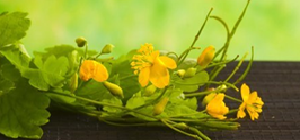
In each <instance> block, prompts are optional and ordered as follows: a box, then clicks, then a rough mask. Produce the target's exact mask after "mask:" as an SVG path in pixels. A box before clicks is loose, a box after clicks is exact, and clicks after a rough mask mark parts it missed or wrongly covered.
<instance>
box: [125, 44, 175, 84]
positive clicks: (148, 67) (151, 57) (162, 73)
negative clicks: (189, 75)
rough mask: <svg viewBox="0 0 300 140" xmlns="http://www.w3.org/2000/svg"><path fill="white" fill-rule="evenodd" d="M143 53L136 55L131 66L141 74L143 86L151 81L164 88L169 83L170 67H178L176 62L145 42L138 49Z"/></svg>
mask: <svg viewBox="0 0 300 140" xmlns="http://www.w3.org/2000/svg"><path fill="white" fill-rule="evenodd" d="M138 52H139V53H141V55H135V56H134V57H133V58H132V59H133V62H132V63H131V66H132V68H133V69H135V70H134V74H136V75H137V74H139V82H140V84H141V86H142V87H144V86H147V85H148V84H149V81H150V82H151V83H152V84H153V85H154V86H156V87H158V88H164V87H165V86H167V85H168V84H169V80H170V75H169V70H168V68H169V69H175V68H176V67H177V65H176V62H175V61H174V60H173V59H171V58H169V57H166V56H159V51H154V50H153V46H152V45H151V44H148V43H146V44H144V45H142V46H141V48H140V49H139V50H138Z"/></svg>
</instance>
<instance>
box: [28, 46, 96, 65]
mask: <svg viewBox="0 0 300 140" xmlns="http://www.w3.org/2000/svg"><path fill="white" fill-rule="evenodd" d="M73 50H77V51H78V58H79V57H81V56H84V55H85V50H84V49H83V48H78V47H73V46H71V45H58V46H54V47H49V48H46V49H45V51H46V52H38V51H34V52H33V54H34V56H35V57H37V56H40V57H42V59H43V61H45V60H46V59H47V58H48V57H50V56H52V55H54V56H55V57H56V58H59V57H63V56H64V57H69V55H70V54H71V52H72V51H73ZM97 54H98V52H97V51H95V50H89V51H88V55H89V56H95V55H97Z"/></svg>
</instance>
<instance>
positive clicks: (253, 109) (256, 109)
mask: <svg viewBox="0 0 300 140" xmlns="http://www.w3.org/2000/svg"><path fill="white" fill-rule="evenodd" d="M241 96H242V100H243V103H242V104H241V105H240V107H239V111H238V113H237V117H238V118H244V117H245V116H246V113H245V109H247V112H248V114H249V116H250V118H251V119H252V120H255V119H258V116H259V115H258V113H261V112H262V106H263V104H264V102H263V101H262V99H261V98H260V97H258V96H257V92H252V93H251V94H250V89H249V86H248V85H246V84H242V86H241Z"/></svg>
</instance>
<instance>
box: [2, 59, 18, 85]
mask: <svg viewBox="0 0 300 140" xmlns="http://www.w3.org/2000/svg"><path fill="white" fill-rule="evenodd" d="M0 72H1V74H2V76H3V78H5V79H7V80H9V81H12V82H14V81H18V79H19V78H20V77H21V75H20V72H19V70H18V69H16V67H15V66H14V65H12V64H9V63H7V64H4V65H1V71H0Z"/></svg>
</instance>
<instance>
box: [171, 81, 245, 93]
mask: <svg viewBox="0 0 300 140" xmlns="http://www.w3.org/2000/svg"><path fill="white" fill-rule="evenodd" d="M175 83H177V84H181V85H195V84H196V85H202V84H218V85H221V84H224V85H227V86H229V87H231V88H234V89H235V90H236V91H239V88H237V87H236V86H235V85H233V84H231V83H228V82H223V81H220V82H217V81H207V82H199V83H192V84H191V83H178V82H175Z"/></svg>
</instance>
